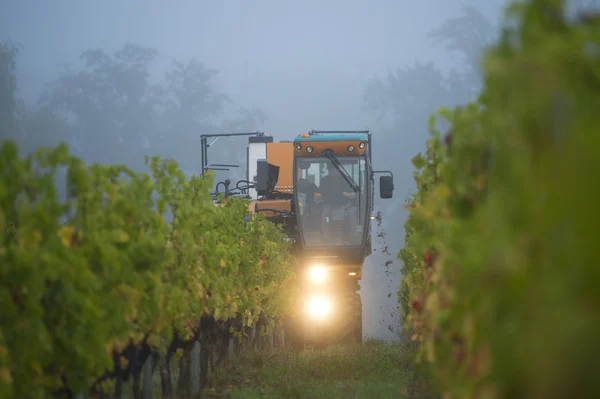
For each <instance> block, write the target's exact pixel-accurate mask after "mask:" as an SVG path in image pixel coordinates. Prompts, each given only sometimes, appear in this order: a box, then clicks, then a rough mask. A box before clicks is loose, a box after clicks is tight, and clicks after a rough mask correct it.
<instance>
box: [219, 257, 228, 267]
mask: <svg viewBox="0 0 600 399" xmlns="http://www.w3.org/2000/svg"><path fill="white" fill-rule="evenodd" d="M219 265H221V267H222V268H225V267H227V263H225V261H224V260H223V259H221V261H220V262H219Z"/></svg>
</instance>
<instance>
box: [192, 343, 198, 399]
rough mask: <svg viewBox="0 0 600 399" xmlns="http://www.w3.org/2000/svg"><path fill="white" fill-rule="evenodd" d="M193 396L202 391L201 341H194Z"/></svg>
mask: <svg viewBox="0 0 600 399" xmlns="http://www.w3.org/2000/svg"><path fill="white" fill-rule="evenodd" d="M191 356H192V397H196V396H197V395H198V394H199V393H200V343H199V342H198V341H195V342H194V347H193V348H192V353H191Z"/></svg>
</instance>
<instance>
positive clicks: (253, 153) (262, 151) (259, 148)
mask: <svg viewBox="0 0 600 399" xmlns="http://www.w3.org/2000/svg"><path fill="white" fill-rule="evenodd" d="M259 159H267V143H250V144H248V180H250V182H251V183H255V182H256V172H257V162H258V160H259ZM248 194H249V195H250V198H251V199H258V194H257V193H256V189H254V188H251V189H249V190H248Z"/></svg>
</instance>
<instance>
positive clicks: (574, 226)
mask: <svg viewBox="0 0 600 399" xmlns="http://www.w3.org/2000/svg"><path fill="white" fill-rule="evenodd" d="M507 19H509V20H510V21H511V22H512V23H510V24H507V27H506V28H505V30H504V32H503V36H502V38H501V40H500V42H499V43H498V44H497V45H495V46H494V47H492V48H490V49H489V51H488V53H487V56H486V57H485V62H484V66H485V71H486V73H485V83H486V85H485V89H484V91H483V93H482V95H481V98H480V99H479V101H477V102H475V103H473V104H469V105H467V106H464V107H460V108H457V109H455V110H443V111H441V112H440V116H441V117H443V118H445V119H446V120H448V121H449V122H450V123H451V125H452V129H451V132H449V133H448V135H447V136H446V137H444V138H443V137H442V134H441V133H440V132H439V131H437V130H436V129H435V121H436V118H432V120H431V124H430V131H431V138H430V139H429V140H428V141H427V151H426V152H425V153H424V154H419V155H417V156H416V157H415V158H414V159H413V164H414V166H415V168H416V172H415V181H416V183H417V188H418V192H417V193H416V194H415V195H414V196H413V197H412V198H410V200H409V204H408V205H407V209H408V210H409V212H410V216H409V219H408V221H407V222H406V225H405V227H406V247H405V248H404V249H403V250H402V251H401V253H400V254H399V256H400V257H401V258H402V260H403V262H404V266H403V274H404V276H405V278H404V281H403V284H402V286H401V288H400V292H399V298H400V300H401V308H402V310H403V314H404V316H405V319H404V320H405V328H406V330H408V331H410V334H411V336H412V339H413V340H414V341H416V342H417V343H419V347H420V350H419V357H418V359H417V360H418V361H422V362H423V361H424V362H426V363H427V364H429V367H430V369H431V370H432V372H433V374H434V375H435V377H436V380H437V383H438V385H439V387H440V390H442V391H443V392H445V393H447V394H448V396H449V397H457V398H458V397H460V398H467V397H513V398H514V397H531V398H548V397H595V396H597V395H600V392H599V390H598V384H597V383H596V380H595V378H596V376H595V373H594V372H593V370H594V369H595V363H596V359H597V358H598V357H599V356H600V352H599V350H598V346H597V345H596V344H595V342H596V341H597V337H598V335H599V333H600V316H599V313H598V312H597V311H592V310H591V309H597V307H598V305H600V300H599V298H600V297H599V295H598V287H599V286H600V274H599V273H598V267H597V266H598V264H599V261H600V258H599V256H598V251H597V249H595V248H596V243H594V241H595V238H594V237H595V235H594V232H595V231H596V230H597V226H598V222H599V220H598V217H597V215H598V202H597V198H598V193H599V191H598V184H596V183H595V182H596V181H597V180H598V179H597V172H596V171H597V170H598V167H597V164H598V160H600V136H599V135H598V134H597V133H598V125H599V124H600V112H598V101H597V98H598V95H599V94H600V78H599V76H600V74H599V73H600V59H599V58H598V52H597V49H598V46H599V45H600V34H599V32H600V30H599V29H598V28H599V21H600V18H598V16H597V15H589V14H588V15H585V16H580V17H578V18H570V17H569V18H568V17H567V16H566V12H565V6H564V2H562V1H558V0H556V1H537V0H533V1H529V2H527V3H515V4H514V5H512V6H511V7H510V8H509V13H508V17H507ZM515 22H516V23H515ZM592 49H594V50H592ZM592 182H594V183H592ZM554 382H557V383H554ZM594 392H595V394H594Z"/></svg>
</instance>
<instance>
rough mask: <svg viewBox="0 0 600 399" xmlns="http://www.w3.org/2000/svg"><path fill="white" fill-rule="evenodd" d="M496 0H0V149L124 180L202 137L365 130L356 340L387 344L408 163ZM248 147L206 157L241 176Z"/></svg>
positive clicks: (493, 34)
mask: <svg viewBox="0 0 600 399" xmlns="http://www.w3.org/2000/svg"><path fill="white" fill-rule="evenodd" d="M505 4H506V1H504V0H502V1H501V0H486V1H481V0H480V1H475V0H470V1H466V0H465V1H458V0H456V1H455V0H430V1H421V2H416V1H405V0H378V1H376V0H371V1H368V2H367V1H341V0H328V1H323V0H322V1H316V0H311V1H304V2H296V1H283V0H281V1H276V0H270V1H267V0H256V1H252V2H250V1H242V0H237V1H220V2H216V1H215V2H208V1H177V2H164V1H156V0H129V1H122V0H121V1H117V0H110V1H109V0H105V1H102V2H91V1H88V2H83V1H76V0H72V1H67V0H54V1H41V0H37V1H35V0H14V1H9V0H0V41H4V44H3V45H2V47H0V75H1V76H0V79H1V81H0V102H1V104H0V113H1V114H2V115H1V123H2V125H0V135H1V136H0V138H1V139H6V138H14V139H16V140H17V141H18V143H19V145H20V146H21V147H22V149H23V151H25V152H27V151H31V150H32V149H34V148H35V147H37V146H39V145H56V144H58V142H60V141H63V140H64V141H66V142H68V143H69V145H70V146H71V148H72V151H73V152H74V153H75V154H76V155H78V156H80V157H82V158H83V159H84V160H86V161H88V162H101V163H124V164H126V165H127V166H129V167H131V168H133V169H136V170H144V155H160V156H162V157H171V158H173V159H175V160H176V161H177V162H178V163H179V164H180V165H181V167H182V169H183V170H184V171H185V172H186V173H187V174H192V173H195V174H198V173H199V172H200V139H199V136H200V134H202V133H224V132H240V131H256V130H260V131H263V132H265V133H266V134H268V135H273V136H274V137H275V140H291V139H293V138H294V136H296V135H297V134H299V133H302V132H306V131H308V130H311V129H319V130H343V129H352V130H354V129H370V130H372V132H373V164H374V167H375V168H376V169H384V170H391V171H393V173H394V177H395V187H396V189H395V194H394V199H392V200H385V201H384V200H380V199H377V200H376V203H375V211H376V212H377V211H381V212H382V213H383V223H382V225H381V226H378V225H377V223H375V222H374V223H373V234H374V249H375V252H374V254H373V255H372V256H370V257H369V258H368V259H367V261H366V263H365V265H364V272H363V276H364V277H363V279H362V281H361V291H360V293H361V296H362V298H363V324H364V327H363V331H364V333H365V335H368V336H374V337H378V338H382V339H386V340H391V339H394V338H396V337H397V332H398V327H399V319H398V316H397V311H396V308H397V299H396V292H397V287H398V284H399V282H400V277H401V276H400V267H401V264H400V261H399V260H398V259H397V257H396V254H397V253H398V251H399V250H400V249H401V247H402V246H403V244H404V228H403V223H404V220H405V218H406V216H407V215H406V212H405V211H404V210H403V208H402V206H403V204H404V202H405V198H406V197H407V196H408V195H409V191H411V190H412V189H413V187H414V183H413V180H412V172H413V167H412V165H411V163H410V160H411V158H412V157H413V156H414V155H416V154H417V152H419V151H421V150H423V149H424V146H425V140H426V138H427V119H428V117H429V115H430V113H431V112H434V111H435V110H437V109H438V108H439V107H441V106H453V105H459V104H464V103H466V102H469V101H472V100H474V99H475V98H476V96H477V93H478V91H479V89H480V86H481V76H480V71H479V63H478V61H479V56H480V53H481V50H482V48H484V47H485V46H486V45H488V44H491V42H492V41H493V40H495V39H496V38H497V34H498V32H499V26H498V25H497V24H498V22H499V21H500V20H501V17H502V13H503V9H504V6H505ZM246 143H247V142H246V139H243V138H242V139H234V140H229V141H227V140H220V141H219V142H218V143H216V144H215V146H214V148H211V149H210V152H209V156H210V157H211V161H212V162H221V163H237V164H241V165H244V164H245V148H246ZM241 172H245V170H242V171H238V172H237V173H233V174H230V175H225V174H223V173H221V174H219V175H218V177H219V178H220V179H224V178H226V177H231V176H234V177H238V178H242V177H245V176H244V173H241ZM232 180H233V179H232ZM376 188H377V189H378V187H376ZM376 197H377V196H376ZM382 232H383V233H385V236H383V237H375V236H376V235H377V234H380V233H382ZM386 248H387V250H386Z"/></svg>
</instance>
